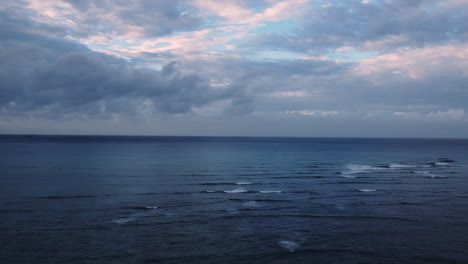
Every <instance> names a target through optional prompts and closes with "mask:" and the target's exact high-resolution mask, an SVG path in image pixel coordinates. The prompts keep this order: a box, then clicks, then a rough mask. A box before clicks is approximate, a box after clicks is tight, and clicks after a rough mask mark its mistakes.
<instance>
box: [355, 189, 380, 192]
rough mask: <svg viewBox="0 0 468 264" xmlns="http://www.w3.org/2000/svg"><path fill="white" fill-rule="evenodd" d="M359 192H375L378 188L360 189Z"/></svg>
mask: <svg viewBox="0 0 468 264" xmlns="http://www.w3.org/2000/svg"><path fill="white" fill-rule="evenodd" d="M358 191H359V192H375V191H377V190H376V189H359V190H358Z"/></svg>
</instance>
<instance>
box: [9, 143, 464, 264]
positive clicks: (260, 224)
mask: <svg viewBox="0 0 468 264" xmlns="http://www.w3.org/2000/svg"><path fill="white" fill-rule="evenodd" d="M0 263H99V264H105V263H203V264H207V263H268V264H271V263H468V140H461V139H356V138H354V139H352V138H247V137H114V136H0Z"/></svg>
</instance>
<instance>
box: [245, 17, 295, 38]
mask: <svg viewBox="0 0 468 264" xmlns="http://www.w3.org/2000/svg"><path fill="white" fill-rule="evenodd" d="M262 23H263V24H264V26H263V27H259V28H257V29H255V30H253V31H252V32H253V33H275V34H281V35H283V34H291V33H293V32H294V30H295V29H300V28H301V25H300V24H299V23H297V21H295V20H294V19H287V20H281V21H274V22H262Z"/></svg>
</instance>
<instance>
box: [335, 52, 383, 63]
mask: <svg viewBox="0 0 468 264" xmlns="http://www.w3.org/2000/svg"><path fill="white" fill-rule="evenodd" d="M327 56H328V57H329V58H330V59H331V60H334V61H346V62H355V61H361V60H365V59H369V58H372V57H375V56H377V53H376V52H369V51H359V50H353V49H351V50H346V51H342V52H336V51H334V52H330V53H329V54H327Z"/></svg>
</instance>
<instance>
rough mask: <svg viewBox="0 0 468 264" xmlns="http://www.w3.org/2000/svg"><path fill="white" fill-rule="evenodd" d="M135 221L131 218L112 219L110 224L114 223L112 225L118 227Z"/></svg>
mask: <svg viewBox="0 0 468 264" xmlns="http://www.w3.org/2000/svg"><path fill="white" fill-rule="evenodd" d="M133 220H135V218H133V217H128V218H119V219H114V220H112V221H111V222H112V223H114V224H119V225H123V224H126V223H128V222H131V221H133Z"/></svg>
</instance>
